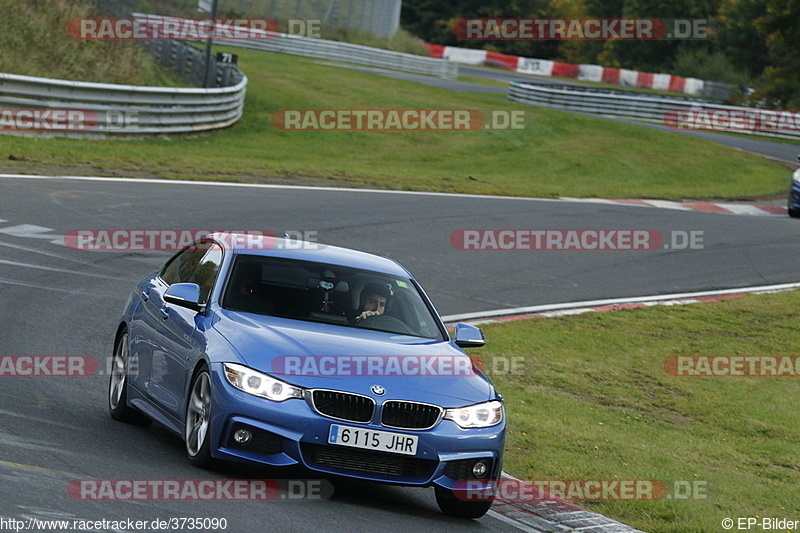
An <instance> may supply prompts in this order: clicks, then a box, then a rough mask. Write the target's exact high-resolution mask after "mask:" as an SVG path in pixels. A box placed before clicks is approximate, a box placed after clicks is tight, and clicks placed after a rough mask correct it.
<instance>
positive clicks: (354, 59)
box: [133, 13, 458, 78]
mask: <svg viewBox="0 0 800 533" xmlns="http://www.w3.org/2000/svg"><path fill="white" fill-rule="evenodd" d="M133 16H134V17H136V18H143V19H148V18H149V19H153V18H170V17H161V16H158V15H147V14H143V13H134V14H133ZM265 33H266V34H267V36H268V37H269V38H267V39H252V40H222V39H220V40H214V43H215V44H223V45H225V46H232V47H238V48H248V49H251V50H261V51H264V52H276V53H280V54H291V55H297V56H304V57H313V58H316V59H327V60H330V61H341V62H344V63H354V64H357V65H367V66H370V67H379V68H386V69H391V70H401V71H404V72H412V73H414V74H427V75H429V76H438V77H440V78H457V77H458V64H457V63H454V62H452V61H446V60H443V59H436V58H432V57H426V56H419V55H414V54H406V53H403V52H394V51H391V50H381V49H380V48H372V47H369V46H362V45H359V44H351V43H343V42H339V41H329V40H326V39H316V38H314V37H302V36H300V35H291V34H287V33H277V32H265Z"/></svg>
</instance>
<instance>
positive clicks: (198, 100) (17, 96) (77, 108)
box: [0, 41, 248, 137]
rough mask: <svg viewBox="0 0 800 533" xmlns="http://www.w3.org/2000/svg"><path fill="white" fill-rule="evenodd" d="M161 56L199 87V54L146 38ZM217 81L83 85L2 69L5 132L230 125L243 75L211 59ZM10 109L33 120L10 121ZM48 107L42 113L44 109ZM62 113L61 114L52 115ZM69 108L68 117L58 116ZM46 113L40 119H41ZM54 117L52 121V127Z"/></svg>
mask: <svg viewBox="0 0 800 533" xmlns="http://www.w3.org/2000/svg"><path fill="white" fill-rule="evenodd" d="M147 46H148V48H149V49H150V50H151V52H153V53H154V54H155V55H156V56H157V57H158V59H159V61H160V62H161V63H162V64H163V65H165V66H167V67H169V68H171V69H172V70H173V71H175V72H177V73H178V74H180V75H183V76H185V77H188V78H189V79H191V80H193V81H194V82H195V83H198V85H199V84H200V83H201V81H202V79H203V76H204V74H205V62H204V60H203V57H202V52H201V51H200V50H198V49H196V48H194V47H191V46H188V45H186V44H184V43H180V42H177V41H150V42H148V43H147ZM212 73H213V78H212V79H215V80H216V83H217V85H221V86H219V87H212V88H208V89H200V88H173V87H143V86H136V85H117V84H108V83H89V82H78V81H68V80H58V79H50V78H39V77H32V76H20V75H16V74H2V73H0V109H2V111H3V112H4V113H5V115H6V116H4V117H3V119H4V120H5V121H6V122H8V121H13V122H14V126H13V127H9V126H8V125H7V124H4V123H0V131H2V132H3V133H9V134H22V135H32V134H34V133H35V134H37V135H46V136H51V137H55V136H59V137H103V136H108V135H153V134H171V133H192V132H200V131H207V130H213V129H220V128H225V127H228V126H231V125H232V124H234V123H235V122H236V121H238V120H239V119H240V118H241V117H242V113H243V110H244V99H245V93H246V90H247V81H248V80H247V77H246V76H245V75H244V74H242V73H241V72H239V70H237V69H236V68H235V67H233V65H224V64H219V65H217V64H216V62H214V63H213V64H212ZM14 110H25V111H23V113H25V114H26V116H27V115H30V112H29V110H39V113H38V114H39V117H40V120H39V122H36V121H33V120H32V119H26V120H25V121H22V120H19V121H16V120H15V119H13V116H16V114H18V113H19V111H14ZM47 110H50V111H51V113H50V114H49V115H48V114H47V113H45V111H47ZM54 111H55V112H57V113H61V114H60V115H59V116H60V117H61V120H55V119H53V117H54V116H55V114H53V113H52V112H54ZM65 113H69V117H70V119H69V123H66V122H65V121H64V120H63V119H64V116H65ZM42 116H44V118H41V117H42ZM54 122H58V124H57V125H55V127H54Z"/></svg>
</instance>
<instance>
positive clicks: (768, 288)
mask: <svg viewBox="0 0 800 533" xmlns="http://www.w3.org/2000/svg"><path fill="white" fill-rule="evenodd" d="M797 288H800V283H782V284H778V285H762V286H759V287H739V288H735V289H721V290H714V291H700V292H681V293H675V294H658V295H654V296H636V297H630V298H611V299H607V300H588V301H585V302H567V303H560V304H547V305H533V306H530V307H510V308H508V309H495V310H492V311H478V312H477V313H462V314H458V315H448V316H443V317H442V320H444V321H445V322H459V321H463V320H480V319H482V318H494V317H501V316H507V315H522V314H534V313H546V312H548V311H561V310H563V309H576V308H582V307H597V306H601V305H624V304H632V303H648V302H660V301H664V300H680V299H685V298H701V297H704V296H721V295H725V294H745V293H758V292H778V291H786V290H791V289H797Z"/></svg>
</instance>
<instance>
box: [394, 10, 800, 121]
mask: <svg viewBox="0 0 800 533" xmlns="http://www.w3.org/2000/svg"><path fill="white" fill-rule="evenodd" d="M464 17H470V18H479V17H525V18H531V17H540V18H553V17H575V18H586V17H596V18H667V19H670V18H674V19H703V20H707V21H709V28H710V34H709V35H710V39H698V40H684V41H679V40H670V39H663V40H651V41H626V40H605V41H588V40H587V41H558V42H556V41H547V42H543V41H459V40H458V39H457V38H456V37H455V35H454V34H453V31H452V25H453V22H454V21H455V20H456V19H458V18H464ZM402 22H403V24H404V27H405V28H407V29H408V30H409V31H410V32H411V33H412V34H414V35H417V36H419V37H421V38H423V39H424V40H426V41H428V42H431V43H435V44H446V45H452V46H461V47H467V48H482V49H486V50H491V51H498V52H503V53H507V54H513V55H520V56H525V57H537V58H543V59H557V60H561V61H567V62H571V63H590V64H600V65H604V66H608V67H622V68H630V69H634V70H641V71H645V72H665V73H670V74H679V75H691V76H693V77H697V78H700V79H705V80H709V81H724V82H729V83H734V84H737V85H744V84H748V85H750V86H752V87H755V88H756V89H757V92H756V94H755V96H754V98H753V99H752V100H753V101H754V102H757V103H758V104H759V105H760V106H772V107H783V108H796V107H800V0H677V1H674V0H568V1H564V2H555V0H530V1H523V2H511V3H507V2H503V1H501V0H490V1H488V2H478V1H477V0H460V1H455V2H446V3H443V2H439V1H438V0H405V2H404V3H403V14H402ZM674 69H677V70H674Z"/></svg>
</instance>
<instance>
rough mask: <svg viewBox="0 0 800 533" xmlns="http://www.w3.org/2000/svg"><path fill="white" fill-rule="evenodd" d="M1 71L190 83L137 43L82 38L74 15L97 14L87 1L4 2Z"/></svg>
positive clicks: (1, 1) (0, 2) (82, 78)
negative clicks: (73, 25) (72, 23)
mask: <svg viewBox="0 0 800 533" xmlns="http://www.w3.org/2000/svg"><path fill="white" fill-rule="evenodd" d="M0 10H2V12H3V16H2V17H0V72H5V73H8V74H24V75H28V76H41V77H49V78H61V79H68V80H76V81H95V82H105V83H124V84H130V85H168V86H177V85H186V82H183V81H181V80H178V79H176V78H174V77H172V76H170V75H168V74H167V73H165V72H164V71H163V70H162V69H161V68H160V67H159V66H158V64H157V63H156V61H155V59H153V57H152V56H151V55H150V54H149V53H148V52H147V51H145V50H144V49H143V48H142V47H141V46H140V45H139V44H138V43H134V42H131V41H79V40H75V39H73V38H71V37H70V36H69V35H68V34H67V31H66V27H67V22H68V21H69V20H71V19H75V18H82V17H92V16H97V14H96V12H95V11H93V10H92V5H91V3H90V2H89V1H88V0H69V1H67V0H56V1H53V0H26V1H25V2H19V1H18V0H0Z"/></svg>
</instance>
